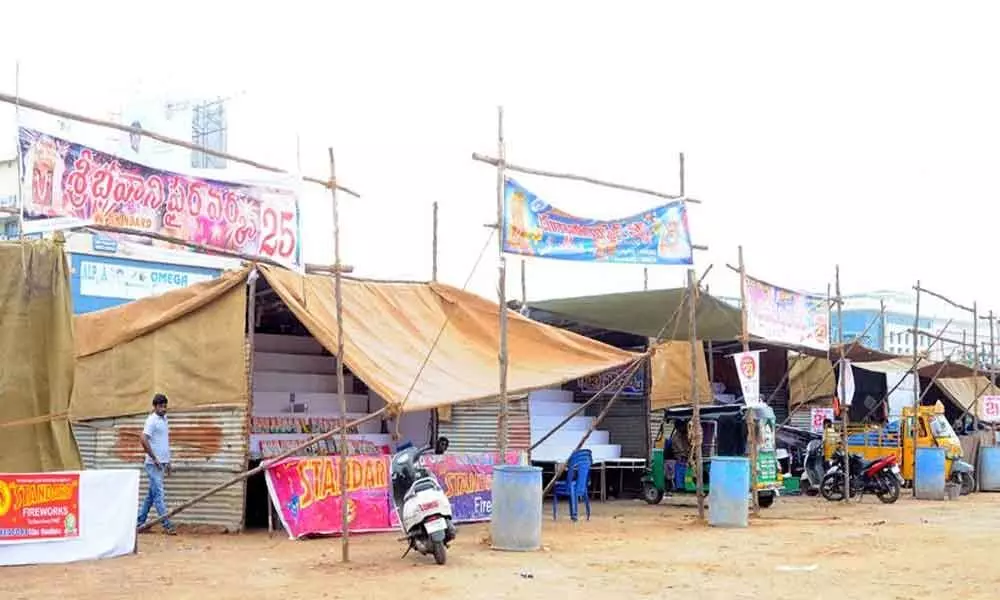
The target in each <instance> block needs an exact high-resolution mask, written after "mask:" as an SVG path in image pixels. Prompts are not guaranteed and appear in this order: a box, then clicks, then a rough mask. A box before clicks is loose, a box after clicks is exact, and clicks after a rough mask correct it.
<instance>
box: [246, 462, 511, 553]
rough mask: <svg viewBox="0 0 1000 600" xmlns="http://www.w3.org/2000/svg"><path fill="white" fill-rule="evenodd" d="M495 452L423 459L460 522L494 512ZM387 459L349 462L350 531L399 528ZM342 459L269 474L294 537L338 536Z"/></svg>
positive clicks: (290, 465)
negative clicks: (340, 461) (393, 503)
mask: <svg viewBox="0 0 1000 600" xmlns="http://www.w3.org/2000/svg"><path fill="white" fill-rule="evenodd" d="M497 457H498V455H497V453H495V452H494V453H487V452H483V453H461V454H444V455H434V454H428V455H425V456H424V457H423V458H422V459H421V460H422V461H423V463H424V465H425V466H427V468H428V469H429V470H430V471H431V472H432V473H434V475H435V476H436V477H437V478H438V481H439V482H440V483H441V485H442V487H444V489H445V493H446V494H447V495H448V499H449V500H450V501H451V507H452V515H453V518H454V521H455V522H456V523H471V522H475V521H486V520H489V518H490V515H491V514H492V512H493V494H492V486H493V465H494V464H496V462H497ZM390 458H391V457H390V456H389V455H382V456H351V457H349V458H348V485H347V490H348V491H347V494H348V503H349V504H348V519H349V522H350V525H349V528H350V531H351V532H358V533H361V532H375V531H389V530H393V529H396V528H397V527H399V518H398V516H397V515H396V511H395V508H394V507H393V506H392V499H391V496H390V487H389V461H390ZM521 459H522V453H520V452H516V451H515V452H508V453H507V461H506V462H507V464H520V462H521ZM339 460H340V459H339V457H337V456H317V457H301V458H289V459H286V460H284V461H281V462H280V463H278V464H277V465H274V466H273V467H269V468H268V469H267V471H266V480H267V487H268V492H269V493H270V495H271V500H272V502H273V503H274V505H275V507H277V509H278V513H279V515H280V517H281V522H282V524H283V525H284V527H285V530H286V531H287V532H288V534H289V536H290V537H291V538H293V539H298V538H301V537H304V536H307V535H338V534H340V531H341V526H340V518H341V517H340V485H339V479H340V469H339V466H338V465H339Z"/></svg>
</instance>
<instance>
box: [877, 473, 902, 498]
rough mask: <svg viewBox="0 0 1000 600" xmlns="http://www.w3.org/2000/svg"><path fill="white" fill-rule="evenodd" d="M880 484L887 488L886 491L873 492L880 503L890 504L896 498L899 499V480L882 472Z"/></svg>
mask: <svg viewBox="0 0 1000 600" xmlns="http://www.w3.org/2000/svg"><path fill="white" fill-rule="evenodd" d="M881 477H882V484H883V485H885V486H886V487H887V488H888V491H885V492H879V493H877V494H875V495H876V496H877V497H878V499H879V500H880V501H881V502H882V504H892V503H893V502H895V501H896V500H899V491H900V490H899V481H897V480H896V478H895V477H894V476H892V475H886V474H882V475H881Z"/></svg>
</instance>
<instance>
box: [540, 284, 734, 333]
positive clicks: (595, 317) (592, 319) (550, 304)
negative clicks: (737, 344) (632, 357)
mask: <svg viewBox="0 0 1000 600" xmlns="http://www.w3.org/2000/svg"><path fill="white" fill-rule="evenodd" d="M686 293H687V290H686V289H684V288H678V289H670V290H650V291H644V292H623V293H619V294H604V295H601V296H582V297H578V298H562V299H558V300H544V301H541V302H529V303H528V309H529V311H531V312H532V313H535V312H536V311H538V312H541V313H546V314H544V315H539V318H540V319H541V320H543V321H546V322H550V323H551V322H554V321H557V320H559V319H563V320H565V321H571V322H576V323H581V324H584V325H589V326H591V327H597V328H601V329H607V330H609V331H621V332H624V333H631V334H634V335H639V336H642V337H647V338H655V337H657V335H658V334H659V333H660V331H661V330H662V329H663V326H664V324H667V328H666V331H665V332H664V334H663V339H667V340H687V339H688V309H687V308H684V306H683V305H684V303H685V299H686ZM675 312H676V313H677V315H678V317H677V320H676V322H672V323H668V321H669V320H670V317H671V315H673V314H674V313H675ZM695 325H696V328H697V334H698V337H699V338H700V339H702V340H706V341H709V340H710V341H713V342H724V341H731V340H735V339H738V338H739V336H740V311H739V309H737V308H734V307H732V306H730V305H729V304H727V303H725V302H723V301H722V300H719V299H718V298H715V297H713V296H710V295H709V294H706V293H701V294H699V295H698V303H697V318H696V319H695Z"/></svg>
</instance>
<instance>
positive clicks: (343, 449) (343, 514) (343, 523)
mask: <svg viewBox="0 0 1000 600" xmlns="http://www.w3.org/2000/svg"><path fill="white" fill-rule="evenodd" d="M327 152H328V153H329V155H330V181H337V163H336V160H334V156H333V148H328V149H327ZM330 201H331V203H332V204H333V264H334V267H336V268H335V269H334V273H333V294H334V300H335V301H336V303H337V404H338V405H339V406H340V422H341V423H343V422H344V421H346V420H347V395H346V394H345V393H344V295H343V280H342V279H341V276H340V275H341V274H340V268H339V267H340V203H339V202H338V200H337V186H330ZM338 446H340V448H338V450H340V452H339V454H340V527H341V530H340V540H341V541H340V560H341V562H345V563H346V562H349V561H350V560H351V550H350V544H351V542H350V537H351V535H350V528H349V525H350V519H349V514H348V503H347V458H348V457H349V456H350V455H351V449H350V448H349V447H348V444H347V429H346V428H341V430H340V443H339V444H338Z"/></svg>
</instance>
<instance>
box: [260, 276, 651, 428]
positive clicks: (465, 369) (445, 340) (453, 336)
mask: <svg viewBox="0 0 1000 600" xmlns="http://www.w3.org/2000/svg"><path fill="white" fill-rule="evenodd" d="M261 273H262V274H263V275H264V278H265V279H267V282H268V283H269V284H270V285H271V287H272V288H273V289H274V291H275V292H277V294H278V296H280V297H281V299H282V301H284V303H285V304H286V305H287V306H288V307H289V308H290V309H291V311H292V313H294V314H295V316H296V317H297V318H298V319H299V321H300V322H302V324H303V325H305V327H306V328H307V329H308V330H309V332H310V333H312V334H313V336H314V337H316V339H317V340H319V342H320V343H321V344H323V346H324V347H326V348H327V349H328V350H330V351H331V352H335V351H336V348H337V322H336V301H335V299H334V280H333V278H331V277H329V276H320V275H299V274H297V273H294V272H292V271H288V270H285V269H278V268H274V267H267V266H262V267H261ZM342 292H343V298H344V310H343V313H344V332H345V336H344V363H345V364H346V365H347V366H348V367H349V368H350V369H351V372H352V373H354V374H355V375H357V376H358V377H359V378H361V380H362V381H364V382H365V383H366V384H368V386H369V387H370V388H372V389H373V390H374V391H375V392H376V393H377V394H378V395H379V396H381V397H382V398H383V399H385V400H386V401H387V402H389V403H390V404H395V405H396V406H397V407H400V408H401V409H402V410H403V411H405V412H412V411H418V410H425V409H429V408H436V407H440V406H447V405H450V404H456V403H459V402H466V401H472V400H481V399H487V398H494V397H496V396H497V395H498V394H499V375H498V370H497V352H498V348H499V345H498V340H499V324H498V320H499V310H500V308H499V306H498V305H497V304H496V303H495V302H490V301H488V300H485V299H483V298H481V297H479V296H476V295H475V294H471V293H469V292H465V291H462V290H460V289H457V288H454V287H451V286H448V285H443V284H434V283H430V284H428V283H386V282H375V281H359V280H354V279H344V280H343V290H342ZM508 314H509V323H508V330H507V331H508V333H507V348H508V357H509V358H508V371H507V375H508V390H509V392H510V393H511V394H517V393H524V392H528V391H530V390H534V389H540V388H545V387H550V386H554V385H560V384H562V383H565V382H567V381H572V380H574V379H578V378H580V377H584V376H586V375H590V374H592V373H598V372H601V371H605V370H607V369H611V368H614V367H617V366H620V365H624V364H627V363H629V362H631V361H632V360H635V359H636V358H638V356H639V355H636V354H634V353H631V352H626V351H624V350H619V349H617V348H614V347H612V346H608V345H606V344H602V343H601V342H598V341H595V340H591V339H588V338H585V337H583V336H580V335H577V334H575V333H572V332H569V331H564V330H561V329H557V328H555V327H551V326H549V325H545V324H542V323H536V322H534V321H531V320H530V319H527V318H525V317H523V316H521V315H519V314H517V313H515V312H513V311H508ZM446 323H447V325H446ZM442 327H443V331H442ZM439 335H440V337H438V336H439ZM435 339H437V344H436V345H435ZM428 355H429V358H428ZM425 363H426V364H425Z"/></svg>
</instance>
